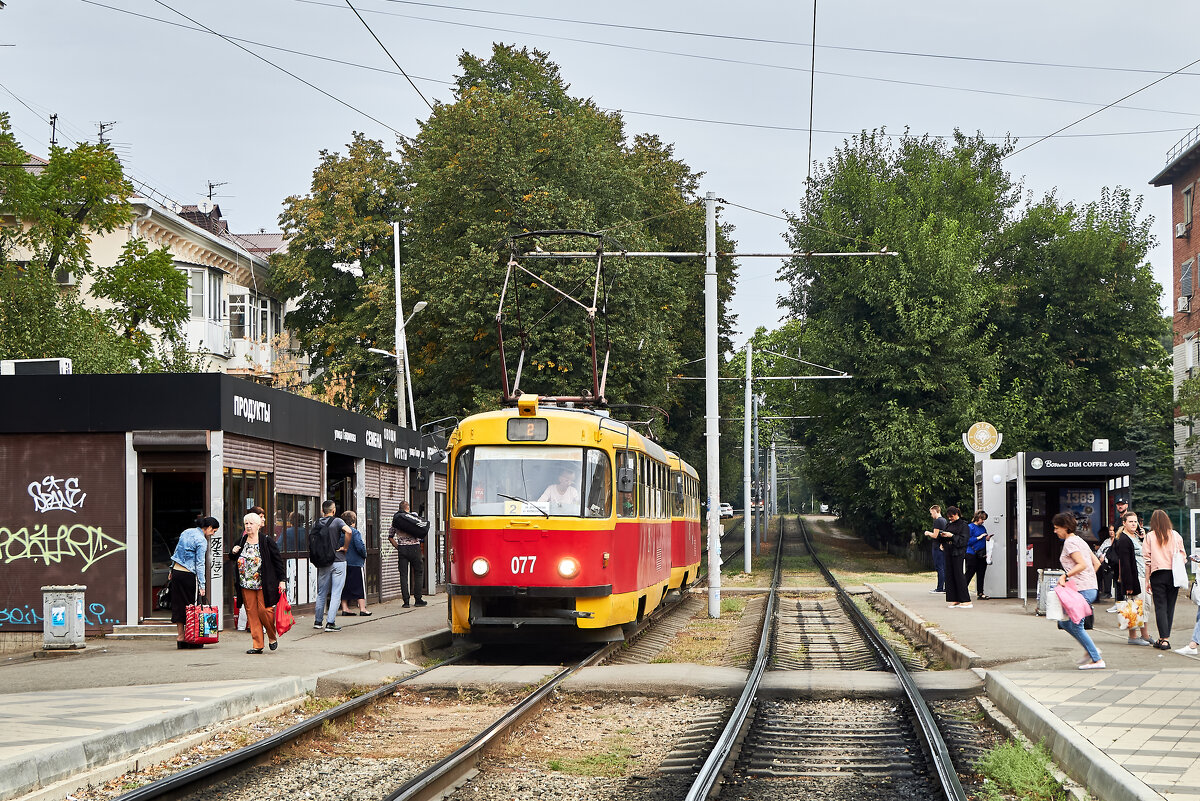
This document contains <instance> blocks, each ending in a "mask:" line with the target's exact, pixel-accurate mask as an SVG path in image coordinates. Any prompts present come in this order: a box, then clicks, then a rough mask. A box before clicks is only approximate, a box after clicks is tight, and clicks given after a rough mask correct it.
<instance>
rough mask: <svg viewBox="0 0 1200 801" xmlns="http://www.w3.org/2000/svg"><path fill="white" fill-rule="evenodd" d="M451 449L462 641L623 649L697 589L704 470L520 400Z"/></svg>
mask: <svg viewBox="0 0 1200 801" xmlns="http://www.w3.org/2000/svg"><path fill="white" fill-rule="evenodd" d="M449 445H450V499H451V500H450V517H449V543H448V547H449V550H448V553H447V557H448V560H449V563H450V564H449V578H450V587H449V599H450V603H449V618H450V627H451V630H452V631H453V632H454V633H456V634H467V635H470V637H471V638H472V639H475V640H478V641H482V642H497V641H507V642H512V641H530V640H545V639H555V640H570V639H574V640H583V641H613V640H619V639H622V638H623V637H624V631H623V629H622V626H624V625H626V624H630V623H634V622H636V621H638V620H640V619H641V618H643V617H644V616H646V615H647V614H649V613H650V612H652V611H653V610H654V609H655V608H657V607H658V605H659V604H660V603H661V602H662V600H663V598H664V597H665V596H666V594H667V592H668V590H669V589H673V588H677V587H680V586H682V585H683V584H684V583H685V582H688V581H693V580H694V579H695V575H696V570H697V569H698V567H699V561H700V556H699V541H700V537H699V529H700V521H699V510H700V499H699V481H698V477H697V474H696V471H695V470H694V469H692V468H691V466H690V465H688V464H687V463H686V462H683V461H682V460H681V459H679V457H677V456H674V455H673V454H669V453H668V452H667V451H665V450H663V449H662V448H661V447H660V446H659V445H657V444H656V443H654V442H653V441H651V440H649V439H647V438H646V437H644V436H642V435H641V434H639V433H638V432H637V431H634V430H633V429H632V428H631V427H630V426H629V425H627V424H626V423H623V422H620V421H617V420H613V419H612V418H610V417H608V416H607V415H606V414H605V413H603V412H597V411H594V410H590V409H582V408H578V409H577V408H563V407H552V406H539V405H538V398H537V397H536V396H532V395H522V396H521V397H520V399H519V401H518V403H517V408H515V409H503V410H500V411H496V412H487V413H484V414H479V415H474V416H472V417H469V418H467V419H465V420H463V421H462V422H461V423H460V424H459V426H458V427H457V428H456V429H455V431H454V433H453V434H451V436H450V442H449ZM677 523H678V525H676V524H677ZM675 532H678V535H677V536H676V533H675ZM675 539H679V541H680V544H679V546H678V547H676V544H675V542H674V540H675Z"/></svg>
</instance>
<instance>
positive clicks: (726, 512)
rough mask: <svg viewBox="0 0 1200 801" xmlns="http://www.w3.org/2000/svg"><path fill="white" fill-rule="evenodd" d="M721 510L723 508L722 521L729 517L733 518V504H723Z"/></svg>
mask: <svg viewBox="0 0 1200 801" xmlns="http://www.w3.org/2000/svg"><path fill="white" fill-rule="evenodd" d="M720 508H721V519H722V520H724V519H725V518H727V517H733V506H732V504H728V503H723V504H721V507H720Z"/></svg>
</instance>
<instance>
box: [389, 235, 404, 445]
mask: <svg viewBox="0 0 1200 801" xmlns="http://www.w3.org/2000/svg"><path fill="white" fill-rule="evenodd" d="M392 261H393V263H394V265H395V272H396V423H397V425H399V426H400V427H401V428H408V409H407V407H406V406H405V404H404V399H405V393H404V374H405V372H406V370H407V368H408V349H407V348H404V303H403V301H402V300H401V297H400V223H398V222H394V223H392ZM402 348H403V350H402Z"/></svg>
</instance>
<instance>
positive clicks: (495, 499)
mask: <svg viewBox="0 0 1200 801" xmlns="http://www.w3.org/2000/svg"><path fill="white" fill-rule="evenodd" d="M454 514H455V515H456V516H459V517H468V516H481V515H489V516H491V515H494V516H499V517H528V516H530V515H541V516H546V517H608V516H609V515H611V514H612V466H611V463H610V462H609V460H608V454H606V453H605V452H604V451H601V450H597V449H595V448H564V447H558V446H552V445H541V446H539V445H477V446H475V447H472V448H464V449H463V450H462V451H461V452H460V453H459V455H458V461H457V464H456V465H455V481H454Z"/></svg>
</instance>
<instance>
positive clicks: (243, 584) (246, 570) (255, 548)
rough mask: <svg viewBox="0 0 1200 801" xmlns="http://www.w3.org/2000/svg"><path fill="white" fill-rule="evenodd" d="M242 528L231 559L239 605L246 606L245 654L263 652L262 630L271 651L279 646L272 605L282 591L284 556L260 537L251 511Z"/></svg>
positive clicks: (256, 516)
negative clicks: (247, 646) (248, 645)
mask: <svg viewBox="0 0 1200 801" xmlns="http://www.w3.org/2000/svg"><path fill="white" fill-rule="evenodd" d="M243 523H244V524H245V529H244V531H243V532H242V538H241V539H240V540H238V544H237V545H235V546H233V551H232V553H231V554H230V556H231V557H232V558H233V559H235V560H236V561H237V581H236V582H235V586H236V587H237V598H238V603H240V604H242V605H243V606H245V607H246V625H247V627H248V628H249V629H250V639H251V644H252V646H253V647H251V648H250V649H249V650H248V651H246V653H248V654H261V653H262V652H263V629H266V632H267V644H268V646H269V647H270V649H271V650H272V651H274V650H275V649H276V648H278V647H279V639H278V635H277V634H276V632H275V604H277V603H279V596H280V594H281V593H282V592H283V590H284V586H285V584H284V576H285V575H286V573H285V572H284V566H283V555H282V554H281V553H280V552H279V546H278V545H276V544H275V540H274V538H273V537H265V536H263V537H260V536H259V534H258V532H259V530H260V529H261V528H262V526H263V519H262V516H261V515H259V514H257V513H256V512H250V513H248V514H247V515H246V516H245V517H244V518H243Z"/></svg>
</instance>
